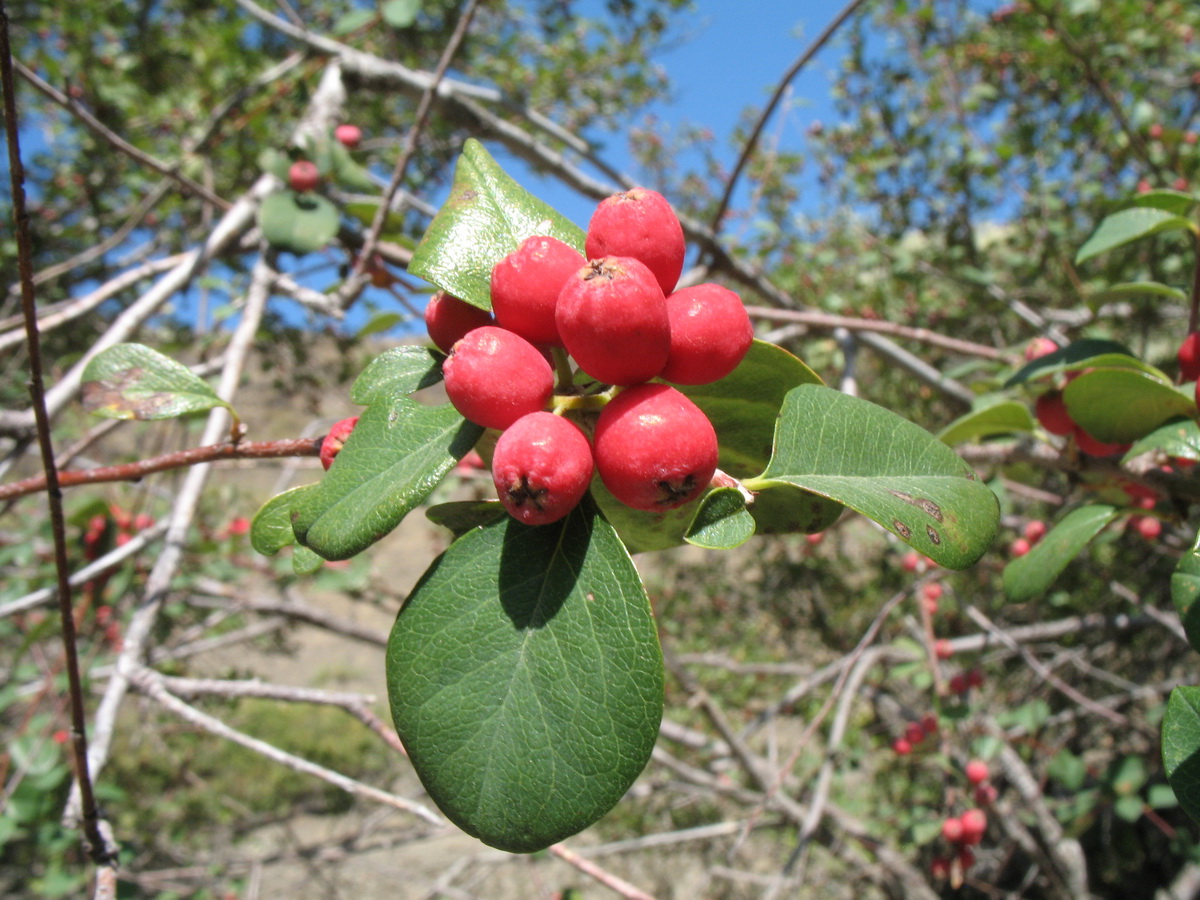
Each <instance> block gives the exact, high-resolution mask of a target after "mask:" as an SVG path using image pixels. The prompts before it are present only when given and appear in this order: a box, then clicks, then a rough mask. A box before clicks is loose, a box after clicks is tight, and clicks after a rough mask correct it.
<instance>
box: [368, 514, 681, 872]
mask: <svg viewBox="0 0 1200 900" xmlns="http://www.w3.org/2000/svg"><path fill="white" fill-rule="evenodd" d="M387 683H388V695H389V698H390V702H391V710H392V717H393V720H394V721H395V724H396V730H397V732H398V733H399V735H400V737H401V739H402V740H403V741H404V745H405V747H406V749H407V750H408V753H409V756H410V758H411V760H412V763H413V767H414V768H415V769H416V771H417V774H418V775H419V776H420V778H421V783H422V784H423V785H424V786H425V789H426V790H427V791H428V792H429V795H430V797H432V798H433V800H434V802H435V803H437V805H438V807H439V808H440V809H441V810H442V812H444V813H445V814H446V816H447V817H449V818H450V819H451V821H453V822H454V823H455V824H457V825H458V826H459V827H460V828H462V829H463V830H464V831H466V832H467V833H468V834H471V835H474V836H475V837H477V838H479V839H480V840H482V841H484V842H485V843H487V844H490V845H492V846H494V847H499V848H501V849H503V850H509V851H512V852H517V853H527V852H532V851H535V850H540V849H542V848H544V847H546V846H548V845H550V844H552V843H554V842H555V841H558V840H562V839H563V838H565V837H568V836H570V835H572V834H575V833H576V832H578V831H580V830H582V829H584V828H586V827H587V826H588V825H590V824H592V823H593V822H595V821H596V820H597V819H598V818H600V817H601V816H602V815H604V814H605V813H606V812H607V811H608V810H609V809H611V808H612V807H613V806H614V805H615V804H616V802H617V801H618V800H620V798H621V797H622V796H623V795H624V793H625V792H626V791H627V790H628V788H629V786H630V785H631V784H632V783H633V782H634V780H635V779H636V778H637V776H638V774H639V773H640V772H641V771H642V768H643V767H644V766H645V764H646V762H647V760H648V759H649V757H650V751H651V750H652V749H653V747H654V743H655V740H656V739H657V737H658V729H659V723H660V720H661V717H662V704H663V669H662V653H661V650H660V649H659V645H658V634H657V631H656V629H655V624H654V618H653V615H652V613H651V610H650V603H649V598H648V597H647V596H646V592H645V589H644V588H643V587H642V583H641V580H640V579H639V577H638V573H637V570H636V569H635V568H634V566H633V562H632V560H631V559H630V558H629V554H628V553H627V552H626V550H625V548H624V547H623V546H622V545H621V542H620V541H619V540H618V538H617V536H616V534H615V532H614V531H613V530H612V528H611V527H610V526H609V525H608V524H607V523H606V522H605V521H604V520H603V519H601V518H599V517H598V516H596V514H595V511H594V509H593V508H592V507H591V505H590V504H588V503H586V502H585V503H584V504H582V505H581V506H580V507H579V508H577V509H576V510H575V511H574V512H572V513H571V514H570V515H568V516H567V518H566V519H564V520H562V522H560V523H555V524H553V525H546V526H542V527H539V528H530V527H528V526H525V525H522V524H520V523H518V522H516V521H515V520H513V519H511V518H509V517H507V516H506V517H504V518H503V519H501V520H499V521H496V522H494V523H492V524H489V525H487V526H485V527H483V528H479V529H474V530H472V531H470V532H468V533H467V534H465V535H464V536H463V537H461V538H459V539H458V540H457V541H455V542H454V544H452V545H451V546H450V548H449V549H448V550H447V551H446V552H445V553H444V554H442V555H441V556H440V557H439V558H438V559H437V560H436V561H435V562H434V564H433V565H432V566H431V567H430V568H429V570H428V571H427V572H426V573H425V575H424V576H423V577H422V578H421V580H420V582H419V583H418V584H417V586H416V588H415V589H414V590H413V592H412V594H411V595H410V596H409V597H408V599H407V601H406V602H405V604H404V606H403V607H402V608H401V610H400V613H399V615H398V616H397V617H396V623H395V625H394V627H393V629H392V633H391V637H390V639H389V641H388V650H387Z"/></svg>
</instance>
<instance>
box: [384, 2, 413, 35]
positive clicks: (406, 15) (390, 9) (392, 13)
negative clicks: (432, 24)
mask: <svg viewBox="0 0 1200 900" xmlns="http://www.w3.org/2000/svg"><path fill="white" fill-rule="evenodd" d="M420 11H421V0H387V2H386V3H384V4H383V7H382V8H381V9H380V12H381V13H383V20H384V21H385V22H387V23H388V24H389V25H391V26H392V27H393V28H407V27H408V26H409V25H411V24H412V23H413V22H415V21H417V13H419V12H420Z"/></svg>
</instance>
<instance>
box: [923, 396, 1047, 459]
mask: <svg viewBox="0 0 1200 900" xmlns="http://www.w3.org/2000/svg"><path fill="white" fill-rule="evenodd" d="M1017 431H1033V416H1032V415H1031V414H1030V412H1029V407H1028V406H1026V405H1025V404H1024V403H1018V402H1017V401H1016V400H1001V401H999V402H997V403H992V404H991V405H989V406H985V407H982V408H981V409H975V410H972V411H971V412H969V413H967V414H966V415H963V416H959V417H958V418H957V419H955V420H954V421H953V422H951V423H950V424H949V425H947V426H946V427H945V428H943V429H942V430H941V431H939V432H938V435H937V436H938V440H940V441H941V442H942V443H944V444H947V445H949V446H951V447H953V446H955V445H956V444H962V443H965V442H966V441H973V440H975V439H976V438H983V437H994V436H996V435H1000V434H1012V433H1013V432H1017Z"/></svg>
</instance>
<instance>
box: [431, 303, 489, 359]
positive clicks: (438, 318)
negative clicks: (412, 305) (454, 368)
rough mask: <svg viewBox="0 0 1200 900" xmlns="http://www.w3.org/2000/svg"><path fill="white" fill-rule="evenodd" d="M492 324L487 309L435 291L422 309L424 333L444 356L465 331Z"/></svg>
mask: <svg viewBox="0 0 1200 900" xmlns="http://www.w3.org/2000/svg"><path fill="white" fill-rule="evenodd" d="M494 324H495V320H494V319H493V318H492V314H491V313H489V312H488V311H487V310H486V309H480V308H479V307H478V306H473V305H472V304H470V303H468V302H467V301H466V300H460V299H459V298H458V297H455V296H454V295H453V294H447V293H446V292H445V291H438V292H437V293H436V294H434V295H433V296H432V297H431V298H430V299H429V303H427V304H426V305H425V330H426V331H428V332H429V339H430V340H431V341H433V345H434V346H435V347H437V348H438V349H439V350H441V351H442V352H443V353H449V352H450V348H451V347H453V346H454V345H455V344H456V343H457V342H458V341H459V340H461V339H462V338H463V337H464V336H465V335H466V333H467V332H468V331H474V330H475V329H476V328H482V327H483V326H484V325H494Z"/></svg>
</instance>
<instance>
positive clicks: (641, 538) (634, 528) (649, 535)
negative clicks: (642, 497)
mask: <svg viewBox="0 0 1200 900" xmlns="http://www.w3.org/2000/svg"><path fill="white" fill-rule="evenodd" d="M588 490H589V492H590V493H591V496H592V499H593V500H595V502H596V506H598V507H599V509H600V512H601V513H602V514H603V515H604V518H605V519H607V520H608V522H609V524H611V525H612V527H613V528H615V529H616V530H617V534H618V535H620V537H621V542H622V543H623V544H624V545H625V546H626V547H627V548H628V549H629V552H630V553H651V552H653V551H655V550H670V549H671V548H672V547H678V546H679V545H680V544H683V543H686V541H685V539H684V535H685V534H687V531H688V526H689V525H691V522H692V519H694V518H695V516H696V510H697V509H698V508H699V506H700V503H701V501H702V500H703V497H701V498H699V499H696V500H693V501H692V502H691V503H685V504H684V505H683V506H677V507H676V508H675V509H669V510H667V511H666V512H657V513H652V512H643V511H642V510H640V509H631V508H630V507H628V506H626V505H625V504H624V503H622V502H621V501H620V500H618V499H617V498H616V497H614V496H613V495H612V494H611V493H610V492H609V490H608V488H606V487H605V486H604V483H603V482H602V481H601V480H600V478H599V476H597V477H596V478H593V479H592V484H591V487H589V488H588Z"/></svg>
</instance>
